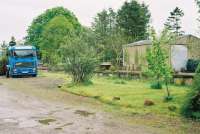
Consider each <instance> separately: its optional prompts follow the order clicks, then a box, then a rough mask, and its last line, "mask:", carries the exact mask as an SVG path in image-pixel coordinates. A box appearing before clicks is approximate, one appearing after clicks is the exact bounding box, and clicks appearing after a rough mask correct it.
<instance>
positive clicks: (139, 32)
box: [117, 0, 151, 43]
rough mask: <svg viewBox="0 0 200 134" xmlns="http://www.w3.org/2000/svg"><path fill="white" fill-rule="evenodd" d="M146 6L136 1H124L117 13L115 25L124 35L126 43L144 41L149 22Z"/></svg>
mask: <svg viewBox="0 0 200 134" xmlns="http://www.w3.org/2000/svg"><path fill="white" fill-rule="evenodd" d="M150 17H151V15H150V12H149V10H148V6H146V5H145V4H144V3H143V4H140V3H138V2H137V1H136V0H131V1H130V2H128V1H126V2H125V3H124V5H123V6H122V7H121V9H120V10H119V11H118V16H117V23H118V25H119V27H120V28H121V29H122V30H123V32H124V33H125V35H126V37H127V39H128V42H129V43H132V42H133V41H135V39H136V40H142V39H146V37H147V36H148V34H147V27H148V23H149V21H150Z"/></svg>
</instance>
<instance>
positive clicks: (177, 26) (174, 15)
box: [165, 7, 184, 36]
mask: <svg viewBox="0 0 200 134" xmlns="http://www.w3.org/2000/svg"><path fill="white" fill-rule="evenodd" d="M183 16H184V12H183V10H181V9H180V8H179V7H176V8H175V9H174V10H173V11H172V12H170V16H169V17H168V18H167V21H166V23H165V26H166V28H167V29H168V30H170V31H172V32H173V33H175V34H176V35H177V36H180V35H183V33H184V31H182V30H181V18H182V17H183Z"/></svg>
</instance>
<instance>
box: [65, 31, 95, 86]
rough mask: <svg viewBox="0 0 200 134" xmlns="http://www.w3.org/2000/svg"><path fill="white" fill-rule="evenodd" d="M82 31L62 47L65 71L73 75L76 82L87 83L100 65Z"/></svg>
mask: <svg viewBox="0 0 200 134" xmlns="http://www.w3.org/2000/svg"><path fill="white" fill-rule="evenodd" d="M85 36H86V35H85V34H84V33H81V34H80V35H79V36H76V37H74V38H73V39H71V40H70V39H69V40H66V45H64V46H63V47H62V48H61V51H62V54H63V61H64V65H65V71H66V72H67V73H70V74H71V75H72V79H73V82H74V83H85V82H87V81H89V80H90V78H91V77H92V75H93V72H94V70H95V68H96V66H97V65H98V63H97V59H96V58H95V57H97V56H96V53H95V51H94V49H93V48H92V46H90V45H89V43H88V41H86V40H85V39H86V38H87V37H85Z"/></svg>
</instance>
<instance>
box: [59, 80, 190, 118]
mask: <svg viewBox="0 0 200 134" xmlns="http://www.w3.org/2000/svg"><path fill="white" fill-rule="evenodd" d="M68 82H69V79H68ZM92 82H93V84H91V85H77V86H74V85H73V86H71V85H70V84H65V85H64V86H63V87H62V89H63V90H65V91H67V92H70V93H73V94H76V95H81V96H87V97H91V98H94V99H97V100H99V101H101V102H103V103H106V104H109V105H113V106H115V107H119V108H121V109H122V110H127V111H129V112H131V113H134V114H147V113H151V114H160V115H166V116H168V115H170V116H172V115H173V116H179V115H180V107H181V105H182V104H183V101H184V98H185V95H186V94H187V92H188V90H189V88H188V87H184V86H174V85H171V86H170V91H171V94H172V95H173V97H174V99H173V100H172V101H171V102H164V101H163V100H164V99H163V98H164V96H165V95H166V91H165V89H162V90H154V89H150V82H148V81H142V80H128V81H127V80H120V79H117V78H108V77H95V78H93V79H92ZM113 97H120V100H113ZM145 100H152V101H153V102H154V103H155V105H153V106H144V101H145ZM171 106H173V107H174V106H175V107H176V110H175V111H170V110H169V108H168V107H171Z"/></svg>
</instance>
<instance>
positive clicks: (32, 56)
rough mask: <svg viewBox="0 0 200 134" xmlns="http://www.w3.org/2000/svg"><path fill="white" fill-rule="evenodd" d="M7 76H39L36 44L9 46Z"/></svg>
mask: <svg viewBox="0 0 200 134" xmlns="http://www.w3.org/2000/svg"><path fill="white" fill-rule="evenodd" d="M6 55H7V65H6V76H7V77H15V76H25V75H29V76H33V77H36V76H37V64H38V63H37V54H36V48H35V47H34V46H9V47H8V49H7V54H6Z"/></svg>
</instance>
